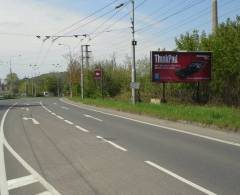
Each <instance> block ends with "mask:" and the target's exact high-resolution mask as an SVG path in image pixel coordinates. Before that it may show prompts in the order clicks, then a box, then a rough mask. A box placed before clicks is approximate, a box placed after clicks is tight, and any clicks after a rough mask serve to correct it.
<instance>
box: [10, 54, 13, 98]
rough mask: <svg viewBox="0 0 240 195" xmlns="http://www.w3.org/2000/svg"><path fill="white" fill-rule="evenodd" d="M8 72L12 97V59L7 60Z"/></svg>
mask: <svg viewBox="0 0 240 195" xmlns="http://www.w3.org/2000/svg"><path fill="white" fill-rule="evenodd" d="M9 71H10V93H11V95H13V80H12V58H10V60H9Z"/></svg>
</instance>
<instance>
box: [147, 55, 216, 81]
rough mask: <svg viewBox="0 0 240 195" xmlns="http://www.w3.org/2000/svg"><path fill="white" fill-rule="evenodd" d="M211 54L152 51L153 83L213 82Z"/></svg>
mask: <svg viewBox="0 0 240 195" xmlns="http://www.w3.org/2000/svg"><path fill="white" fill-rule="evenodd" d="M211 64H212V53H211V52H175V51H152V52H151V67H152V81H153V82H159V83H165V82H166V83H167V82H201V81H209V80H211Z"/></svg>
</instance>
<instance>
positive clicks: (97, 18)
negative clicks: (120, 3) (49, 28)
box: [65, 7, 116, 34]
mask: <svg viewBox="0 0 240 195" xmlns="http://www.w3.org/2000/svg"><path fill="white" fill-rule="evenodd" d="M114 11H116V9H115V7H114V8H113V9H111V10H109V11H107V12H105V13H103V14H102V15H100V16H98V17H96V18H93V19H92V20H90V21H88V22H86V23H84V24H81V25H80V26H78V27H76V28H74V29H72V30H69V31H67V32H65V34H68V33H73V32H75V31H77V30H79V29H80V28H83V27H85V26H87V25H89V24H91V23H93V22H95V21H97V20H99V19H100V18H103V17H104V16H106V15H108V14H110V13H112V12H114Z"/></svg>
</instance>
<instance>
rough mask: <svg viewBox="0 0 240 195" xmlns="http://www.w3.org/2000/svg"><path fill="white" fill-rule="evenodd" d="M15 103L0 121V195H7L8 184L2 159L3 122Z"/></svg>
mask: <svg viewBox="0 0 240 195" xmlns="http://www.w3.org/2000/svg"><path fill="white" fill-rule="evenodd" d="M16 104H17V103H15V104H13V105H12V106H10V107H9V108H8V109H7V110H6V111H5V113H4V115H3V117H2V120H1V126H0V131H1V132H0V173H1V174H0V189H1V195H9V193H8V183H7V175H6V168H5V159H4V147H3V145H4V132H3V127H4V122H5V119H6V117H7V114H8V112H9V110H10V109H11V108H12V107H13V106H14V105H16Z"/></svg>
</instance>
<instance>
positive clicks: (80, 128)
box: [75, 125, 89, 133]
mask: <svg viewBox="0 0 240 195" xmlns="http://www.w3.org/2000/svg"><path fill="white" fill-rule="evenodd" d="M75 127H76V128H77V129H79V130H81V131H83V132H85V133H88V132H89V131H88V130H87V129H84V128H83V127H80V126H78V125H75Z"/></svg>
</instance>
